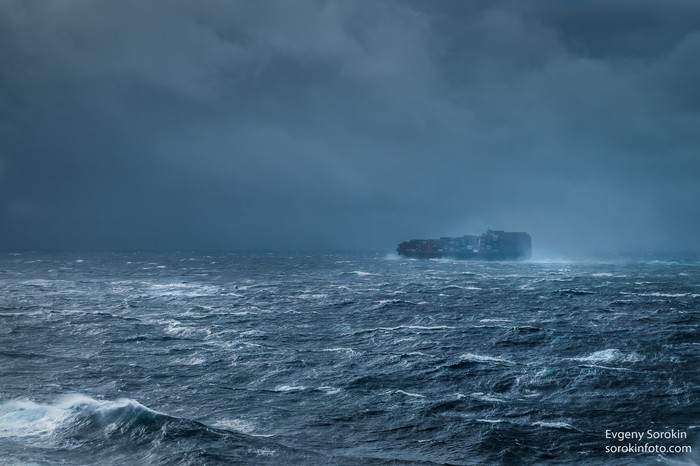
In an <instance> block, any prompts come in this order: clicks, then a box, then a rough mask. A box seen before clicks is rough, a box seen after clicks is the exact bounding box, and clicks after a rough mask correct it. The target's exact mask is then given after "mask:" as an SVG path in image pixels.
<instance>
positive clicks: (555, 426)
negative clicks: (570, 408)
mask: <svg viewBox="0 0 700 466" xmlns="http://www.w3.org/2000/svg"><path fill="white" fill-rule="evenodd" d="M532 425H533V426H539V427H549V428H552V429H567V430H576V427H574V426H572V425H571V424H568V423H566V422H545V421H537V422H533V423H532Z"/></svg>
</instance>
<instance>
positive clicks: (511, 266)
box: [0, 252, 700, 465]
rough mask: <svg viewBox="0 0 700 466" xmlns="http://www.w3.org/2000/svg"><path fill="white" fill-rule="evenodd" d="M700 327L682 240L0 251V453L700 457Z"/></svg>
mask: <svg viewBox="0 0 700 466" xmlns="http://www.w3.org/2000/svg"><path fill="white" fill-rule="evenodd" d="M699 324H700V260H699V259H698V257H689V256H675V257H651V256H648V257H609V258H603V259H597V260H584V261H563V260H562V261H531V262H460V261H450V260H406V259H400V258H396V257H393V256H390V255H385V254H279V253H274V254H273V253H270V254H243V253H212V254H203V253H188V252H178V253H136V252H133V253H21V254H20V253H15V254H8V253H3V254H2V255H0V464H12V465H14V464H29V465H52V464H66V465H68V464H70V465H74V464H78V465H79V464H100V465H126V464H128V465H132V464H135V465H138V464H157V465H190V464H191V465H199V464H209V465H218V464H670V465H677V464H678V465H680V464H685V465H689V464H698V461H699V458H700V453H699V452H700V444H699V442H700V437H699V436H698V432H699V429H700V428H699V424H700V329H699V327H698V326H699ZM633 432H642V433H643V434H644V435H645V438H644V439H636V438H632V439H630V438H627V439H624V440H623V441H619V440H617V438H611V436H613V435H618V434H620V433H622V435H624V433H628V436H629V435H632V434H630V433H633ZM673 432H675V435H676V437H673V435H674V434H673ZM606 433H607V435H606ZM656 433H658V435H666V436H668V435H671V437H672V438H661V439H651V438H649V437H651V436H652V435H656ZM664 433H665V434H664ZM606 436H607V438H606ZM645 443H646V444H648V445H649V446H651V447H652V448H654V447H656V450H655V451H654V452H638V451H636V452H629V451H627V452H620V451H609V449H610V448H611V447H616V448H619V447H622V446H628V448H629V447H633V448H637V447H638V446H640V445H644V444H645ZM660 447H665V448H666V449H667V451H666V452H661V451H658V450H659V448H660ZM675 447H683V448H686V451H684V452H680V453H678V452H670V451H669V449H670V448H675ZM687 447H689V448H690V449H692V451H687V449H688V448H687ZM606 448H607V449H608V451H606Z"/></svg>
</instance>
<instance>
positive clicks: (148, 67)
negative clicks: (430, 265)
mask: <svg viewBox="0 0 700 466" xmlns="http://www.w3.org/2000/svg"><path fill="white" fill-rule="evenodd" d="M699 83H700V2H697V1H691V0H687V1H684V0H674V1H661V0H658V1H645V0H610V1H595V0H592V1H585V2H568V1H567V2H562V1H557V0H552V1H529V2H523V1H521V0H513V1H494V0H484V1H458V0H455V1H447V0H445V1H436V2H432V1H431V2H428V1H398V0H396V1H390V0H386V1H382V0H377V1H360V0H355V1H322V0H295V1H288V0H279V1H260V0H256V1H224V0H211V1H202V0H189V1H186V0H154V1H148V2H145V1H143V0H118V1H116V0H115V1H105V0H56V1H43V0H0V249H24V248H120V249H121V248H187V249H190V248H200V249H203V248H226V249H356V250H379V251H385V250H386V251H391V250H393V249H394V248H395V247H396V244H397V243H398V242H400V241H402V240H405V239H411V238H421V237H438V236H446V235H461V234H466V233H479V232H481V231H483V230H485V229H486V228H488V227H491V228H494V229H505V230H512V231H527V232H530V233H531V234H532V236H533V245H534V248H535V252H536V254H537V252H538V251H539V252H540V253H541V254H542V253H550V252H551V253H552V254H554V253H556V254H574V253H582V252H589V251H602V250H654V251H656V250H668V249H670V250H679V249H685V250H700V243H698V238H699V232H700V84H699Z"/></svg>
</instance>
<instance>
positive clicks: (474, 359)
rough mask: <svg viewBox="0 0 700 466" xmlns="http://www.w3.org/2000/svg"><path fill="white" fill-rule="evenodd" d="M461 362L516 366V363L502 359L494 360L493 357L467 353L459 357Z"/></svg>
mask: <svg viewBox="0 0 700 466" xmlns="http://www.w3.org/2000/svg"><path fill="white" fill-rule="evenodd" d="M459 359H460V360H462V361H469V362H498V363H505V364H516V363H515V362H514V361H510V360H508V359H502V358H494V357H492V356H483V355H481V354H474V353H465V354H463V355H461V356H460V357H459Z"/></svg>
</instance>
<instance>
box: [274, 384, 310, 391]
mask: <svg viewBox="0 0 700 466" xmlns="http://www.w3.org/2000/svg"><path fill="white" fill-rule="evenodd" d="M302 390H306V387H304V386H303V385H279V386H277V387H276V388H275V389H274V390H273V391H275V392H300V391H302Z"/></svg>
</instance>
